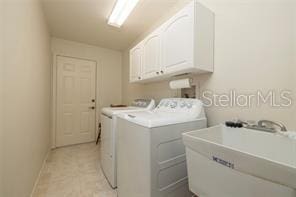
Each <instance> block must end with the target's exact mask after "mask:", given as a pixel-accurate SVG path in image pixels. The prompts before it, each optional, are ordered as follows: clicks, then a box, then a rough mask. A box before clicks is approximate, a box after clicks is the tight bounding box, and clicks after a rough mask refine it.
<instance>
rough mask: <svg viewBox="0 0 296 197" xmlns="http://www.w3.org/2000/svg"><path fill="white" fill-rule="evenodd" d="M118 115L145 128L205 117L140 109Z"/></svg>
mask: <svg viewBox="0 0 296 197" xmlns="http://www.w3.org/2000/svg"><path fill="white" fill-rule="evenodd" d="M118 117H120V118H122V119H125V120H127V121H129V122H133V123H135V124H138V125H141V126H143V127H147V128H153V127H160V126H166V125H172V124H179V123H185V122H192V121H196V120H204V119H205V117H200V118H196V117H195V118H193V117H192V116H184V114H177V113H167V112H165V113H164V112H155V111H140V112H128V113H123V114H119V115H118Z"/></svg>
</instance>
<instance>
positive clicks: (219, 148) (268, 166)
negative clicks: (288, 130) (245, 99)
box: [183, 125, 296, 197]
mask: <svg viewBox="0 0 296 197" xmlns="http://www.w3.org/2000/svg"><path fill="white" fill-rule="evenodd" d="M183 140H184V143H185V145H186V157H187V165H188V177H189V187H190V190H191V191H192V192H194V193H195V194H196V195H198V196H200V197H217V196H219V197H263V196H268V197H296V157H295V155H296V140H294V139H290V138H289V137H286V136H282V135H280V134H279V133H268V132H263V131H256V130H251V129H245V128H228V127H225V126H224V125H219V126H215V127H211V128H206V129H202V130H198V131H192V132H188V133H185V134H183Z"/></svg>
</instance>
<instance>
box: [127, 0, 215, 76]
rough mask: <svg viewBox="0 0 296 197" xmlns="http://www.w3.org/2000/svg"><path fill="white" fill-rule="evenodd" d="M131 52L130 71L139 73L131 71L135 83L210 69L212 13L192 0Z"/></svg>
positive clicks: (212, 45)
mask: <svg viewBox="0 0 296 197" xmlns="http://www.w3.org/2000/svg"><path fill="white" fill-rule="evenodd" d="M139 46H140V47H139ZM137 49H138V50H139V51H137ZM130 55H131V62H130V66H131V71H132V70H137V72H140V73H136V71H133V72H131V76H130V77H131V81H134V82H135V81H141V82H148V81H155V80H161V79H166V78H168V77H171V76H175V75H180V74H186V73H206V72H213V71H214V14H213V13H212V12H211V11H210V10H209V9H207V8H206V7H204V6H203V5H201V4H200V3H198V2H197V1H195V0H194V1H192V2H190V3H189V4H188V5H187V6H185V7H184V8H183V9H181V10H180V11H179V12H178V13H176V14H175V15H174V16H172V17H171V18H170V19H168V20H167V21H166V22H165V23H164V24H162V25H161V26H160V27H159V28H158V29H156V30H155V31H154V32H152V33H151V34H150V35H148V36H147V37H146V38H145V39H144V40H143V41H142V42H141V43H140V44H139V45H137V46H136V47H135V48H133V49H132V50H131V51H130ZM139 59H140V60H139ZM135 62H136V63H135ZM138 62H140V63H138ZM136 66H139V68H134V67H136ZM139 77H141V78H139Z"/></svg>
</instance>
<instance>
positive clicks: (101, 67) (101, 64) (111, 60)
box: [51, 38, 122, 140]
mask: <svg viewBox="0 0 296 197" xmlns="http://www.w3.org/2000/svg"><path fill="white" fill-rule="evenodd" d="M51 45H52V46H51V48H52V52H53V53H54V54H55V55H65V56H70V57H76V58H85V59H89V60H94V61H96V62H97V118H98V119H99V118H100V109H101V108H102V107H105V106H110V104H119V103H121V101H122V94H121V92H122V86H121V83H122V78H121V77H122V74H121V73H122V62H121V58H122V57H121V52H119V51H115V50H111V49H105V48H101V47H97V46H92V45H86V44H82V43H78V42H73V41H68V40H63V39H58V38H52V40H51ZM53 140H54V139H53Z"/></svg>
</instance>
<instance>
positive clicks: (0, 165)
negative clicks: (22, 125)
mask: <svg viewBox="0 0 296 197" xmlns="http://www.w3.org/2000/svg"><path fill="white" fill-rule="evenodd" d="M2 38H3V1H2V0H0V196H2V194H3V162H2V161H3V159H4V157H3V142H4V140H3V39H2Z"/></svg>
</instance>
